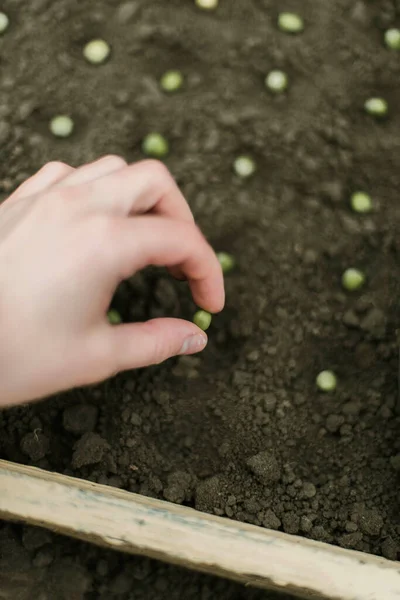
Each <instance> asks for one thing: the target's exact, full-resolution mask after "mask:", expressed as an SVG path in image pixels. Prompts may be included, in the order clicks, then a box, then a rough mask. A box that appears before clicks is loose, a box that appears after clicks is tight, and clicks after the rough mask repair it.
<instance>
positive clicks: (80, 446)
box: [72, 432, 110, 469]
mask: <svg viewBox="0 0 400 600" xmlns="http://www.w3.org/2000/svg"><path fill="white" fill-rule="evenodd" d="M109 448H110V446H109V445H108V443H107V442H106V440H105V439H103V438H102V437H100V436H99V435H98V434H97V433H91V432H88V433H85V434H84V435H83V436H82V437H81V439H80V440H78V441H77V442H76V444H75V446H74V453H73V455H72V467H73V468H74V469H80V468H81V467H83V466H85V465H94V464H97V463H99V462H100V461H101V460H102V459H103V456H104V454H105V452H106V450H109Z"/></svg>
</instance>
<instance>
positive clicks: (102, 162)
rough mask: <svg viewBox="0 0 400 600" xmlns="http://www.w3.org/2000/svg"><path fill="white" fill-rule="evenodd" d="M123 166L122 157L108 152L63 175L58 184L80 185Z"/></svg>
mask: <svg viewBox="0 0 400 600" xmlns="http://www.w3.org/2000/svg"><path fill="white" fill-rule="evenodd" d="M124 167H126V161H125V160H124V159H123V158H121V157H120V156H114V155H112V154H110V155H109V156H103V157H102V158H100V159H99V160H96V161H94V162H92V163H89V164H87V165H83V166H82V167H79V168H78V169H75V170H74V171H73V172H72V173H70V174H69V175H68V177H65V178H64V179H63V180H62V181H60V183H59V185H60V186H63V187H64V186H72V185H82V184H85V183H88V182H90V181H93V180H94V179H98V178H100V177H105V176H106V175H109V174H111V173H114V172H116V171H119V170H121V169H123V168H124Z"/></svg>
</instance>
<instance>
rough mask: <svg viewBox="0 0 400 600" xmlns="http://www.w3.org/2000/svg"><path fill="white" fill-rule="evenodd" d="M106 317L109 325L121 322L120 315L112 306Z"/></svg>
mask: <svg viewBox="0 0 400 600" xmlns="http://www.w3.org/2000/svg"><path fill="white" fill-rule="evenodd" d="M107 319H108V322H109V323H110V324H111V325H119V324H120V323H122V318H121V315H120V314H119V312H118V311H117V310H115V309H114V308H112V309H111V310H109V311H108V313H107Z"/></svg>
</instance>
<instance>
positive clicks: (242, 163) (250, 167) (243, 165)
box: [233, 156, 256, 179]
mask: <svg viewBox="0 0 400 600" xmlns="http://www.w3.org/2000/svg"><path fill="white" fill-rule="evenodd" d="M233 169H234V171H235V173H236V175H238V177H242V178H243V179H246V178H247V177H251V176H252V175H253V174H254V172H255V170H256V164H255V162H254V160H253V159H252V158H251V157H250V156H238V157H237V158H236V159H235V162H234V163H233Z"/></svg>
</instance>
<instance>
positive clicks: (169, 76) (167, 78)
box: [160, 71, 183, 93]
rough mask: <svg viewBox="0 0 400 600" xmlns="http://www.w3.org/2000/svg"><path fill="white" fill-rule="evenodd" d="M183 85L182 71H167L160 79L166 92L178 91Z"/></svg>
mask: <svg viewBox="0 0 400 600" xmlns="http://www.w3.org/2000/svg"><path fill="white" fill-rule="evenodd" d="M182 85H183V75H182V73H181V72H180V71H167V72H166V73H164V75H163V76H162V77H161V80H160V86H161V89H162V90H164V92H169V93H172V92H177V91H178V90H179V89H180V88H181V87H182Z"/></svg>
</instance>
